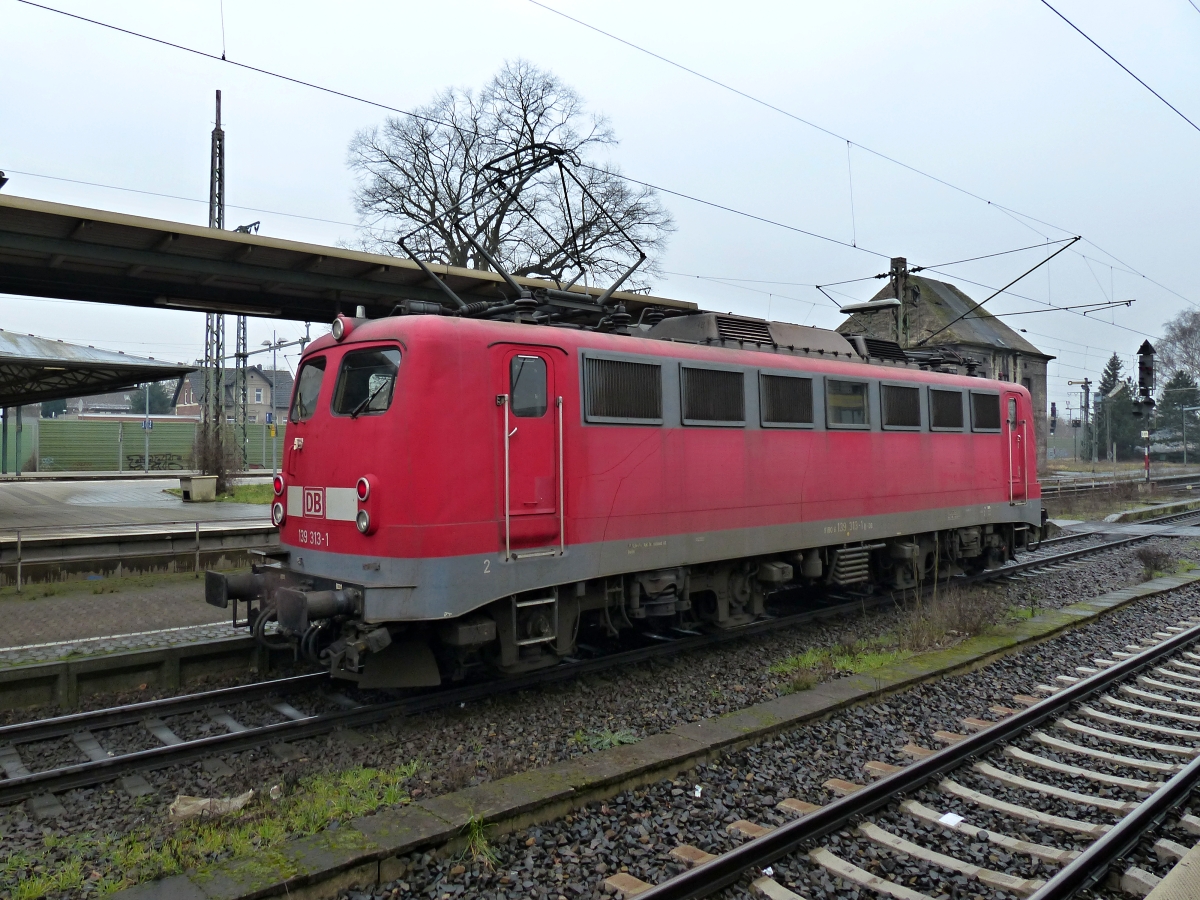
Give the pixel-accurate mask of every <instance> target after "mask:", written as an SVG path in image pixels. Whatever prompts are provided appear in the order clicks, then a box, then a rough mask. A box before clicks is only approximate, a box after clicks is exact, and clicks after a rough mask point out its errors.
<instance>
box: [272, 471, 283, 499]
mask: <svg viewBox="0 0 1200 900" xmlns="http://www.w3.org/2000/svg"><path fill="white" fill-rule="evenodd" d="M271 487H273V488H274V489H275V496H276V497H280V496H282V495H283V476H282V475H276V476H275V477H274V478H273V479H272V480H271Z"/></svg>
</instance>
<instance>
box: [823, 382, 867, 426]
mask: <svg viewBox="0 0 1200 900" xmlns="http://www.w3.org/2000/svg"><path fill="white" fill-rule="evenodd" d="M825 423H826V424H827V425H828V426H829V427H830V428H869V427H870V425H871V414H870V407H869V406H868V404H867V382H865V381H838V380H835V379H833V378H826V379H825Z"/></svg>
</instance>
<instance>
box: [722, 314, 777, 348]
mask: <svg viewBox="0 0 1200 900" xmlns="http://www.w3.org/2000/svg"><path fill="white" fill-rule="evenodd" d="M717 337H719V338H720V339H721V340H723V341H750V342H752V343H758V344H772V343H774V341H773V340H772V339H771V329H770V328H768V327H767V323H766V322H756V321H755V320H753V319H735V318H732V317H731V316H717Z"/></svg>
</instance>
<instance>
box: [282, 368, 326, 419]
mask: <svg viewBox="0 0 1200 900" xmlns="http://www.w3.org/2000/svg"><path fill="white" fill-rule="evenodd" d="M324 377H325V357H323V356H319V357H317V358H316V359H310V360H309V361H308V362H306V363H305V364H304V365H303V366H301V367H300V376H299V377H298V378H297V379H296V396H295V397H294V398H293V399H292V410H291V412H289V413H288V421H289V422H306V421H308V420H309V419H311V418H312V414H313V410H315V409H316V408H317V395H318V394H319V393H320V392H321V379H322V378H324Z"/></svg>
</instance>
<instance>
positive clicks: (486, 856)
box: [463, 816, 500, 872]
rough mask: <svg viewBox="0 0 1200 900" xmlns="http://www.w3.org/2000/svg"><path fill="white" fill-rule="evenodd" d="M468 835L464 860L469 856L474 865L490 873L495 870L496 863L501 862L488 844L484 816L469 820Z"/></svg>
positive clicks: (472, 817) (473, 817)
mask: <svg viewBox="0 0 1200 900" xmlns="http://www.w3.org/2000/svg"><path fill="white" fill-rule="evenodd" d="M466 834H467V848H466V851H465V852H464V854H463V856H464V858H465V857H467V856H469V857H471V861H472V862H473V863H475V864H476V865H478V866H480V867H482V868H483V869H486V870H487V871H488V872H490V871H492V870H493V869H495V868H496V863H497V862H499V861H500V858H499V857H498V856H497V855H496V851H495V850H493V849H492V845H491V844H490V843H489V842H488V838H487V831H486V826H485V825H484V822H483V816H471V818H470V819H468V820H467V827H466Z"/></svg>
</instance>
